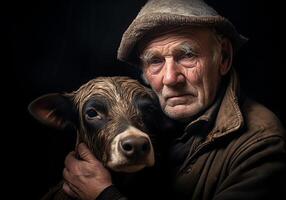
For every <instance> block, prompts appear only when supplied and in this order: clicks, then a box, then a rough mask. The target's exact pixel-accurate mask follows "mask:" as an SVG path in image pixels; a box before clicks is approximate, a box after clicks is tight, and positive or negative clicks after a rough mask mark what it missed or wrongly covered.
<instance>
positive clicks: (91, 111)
mask: <svg viewBox="0 0 286 200" xmlns="http://www.w3.org/2000/svg"><path fill="white" fill-rule="evenodd" d="M86 116H87V118H88V119H102V117H101V116H100V114H99V113H98V112H97V111H96V110H95V109H94V108H90V109H87V111H86Z"/></svg>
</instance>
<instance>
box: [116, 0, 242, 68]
mask: <svg viewBox="0 0 286 200" xmlns="http://www.w3.org/2000/svg"><path fill="white" fill-rule="evenodd" d="M183 26H204V27H214V28H215V29H216V30H217V31H218V32H220V33H221V34H223V35H224V36H226V37H228V38H229V39H230V40H231V42H232V44H233V46H234V49H235V50H237V49H239V48H240V47H241V46H242V45H243V44H244V43H245V42H246V41H247V38H245V37H243V36H242V35H240V34H239V33H238V32H237V31H236V29H235V27H234V26H233V24H232V23H231V22H230V21H229V20H228V19H226V18H225V17H223V16H221V15H219V14H218V13H217V12H216V11H215V10H214V9H213V8H212V7H210V6H209V5H207V4H206V3H205V2H204V1H203V0H149V1H148V2H147V3H146V4H145V5H144V6H143V7H142V8H141V10H140V12H139V13H138V15H137V17H136V18H135V19H134V20H133V22H132V23H131V24H130V25H129V27H128V28H127V30H126V31H125V32H124V34H123V36H122V39H121V43H120V45H119V48H118V52H117V58H118V59H119V60H122V61H125V62H127V63H129V64H131V65H136V64H138V55H137V52H136V45H137V44H138V42H139V41H140V40H142V39H143V38H144V37H146V36H147V35H149V34H152V33H154V32H156V31H157V32H158V30H159V31H162V30H168V28H172V27H183Z"/></svg>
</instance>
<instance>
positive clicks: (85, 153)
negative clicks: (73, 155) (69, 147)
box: [77, 143, 99, 162]
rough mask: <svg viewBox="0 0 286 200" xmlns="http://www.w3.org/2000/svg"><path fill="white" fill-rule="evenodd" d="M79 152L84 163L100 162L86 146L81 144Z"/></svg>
mask: <svg viewBox="0 0 286 200" xmlns="http://www.w3.org/2000/svg"><path fill="white" fill-rule="evenodd" d="M77 150H78V154H79V156H80V158H81V159H83V160H84V161H87V162H96V161H98V160H97V159H96V158H95V157H94V155H93V154H92V152H91V151H90V150H89V148H88V147H87V146H86V144H84V143H80V144H79V145H78V148H77ZM98 162H99V161H98Z"/></svg>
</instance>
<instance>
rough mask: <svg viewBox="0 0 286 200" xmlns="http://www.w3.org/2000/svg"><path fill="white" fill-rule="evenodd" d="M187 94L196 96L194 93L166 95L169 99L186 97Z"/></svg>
mask: <svg viewBox="0 0 286 200" xmlns="http://www.w3.org/2000/svg"><path fill="white" fill-rule="evenodd" d="M186 96H194V95H193V94H179V95H168V96H166V97H165V99H166V100H168V99H172V98H180V97H186Z"/></svg>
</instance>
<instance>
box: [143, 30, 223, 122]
mask: <svg viewBox="0 0 286 200" xmlns="http://www.w3.org/2000/svg"><path fill="white" fill-rule="evenodd" d="M221 50H222V45H221V42H220V41H219V40H218V38H217V37H216V36H215V35H214V33H213V32H212V31H210V30H209V29H203V28H192V29H191V30H188V31H179V32H173V33H168V34H165V35H162V36H159V37H157V38H155V39H153V40H151V41H150V42H148V43H147V44H146V46H145V47H144V48H143V51H142V53H141V56H140V58H141V60H142V63H143V72H144V75H145V78H146V79H147V80H148V81H149V84H150V85H151V87H152V88H153V90H154V91H155V92H156V93H157V95H158V97H159V100H160V104H161V107H162V109H163V110H164V111H165V113H166V114H167V115H169V116H170V117H171V118H174V119H184V118H188V117H191V116H194V115H196V114H197V113H199V112H200V111H202V110H204V109H206V108H207V107H208V106H209V105H210V104H212V102H213V101H214V99H215V97H216V93H217V91H218V87H219V84H220V80H221V76H222V75H223V74H225V73H226V70H225V68H226V66H225V61H223V58H222V54H221V52H222V51H221Z"/></svg>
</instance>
